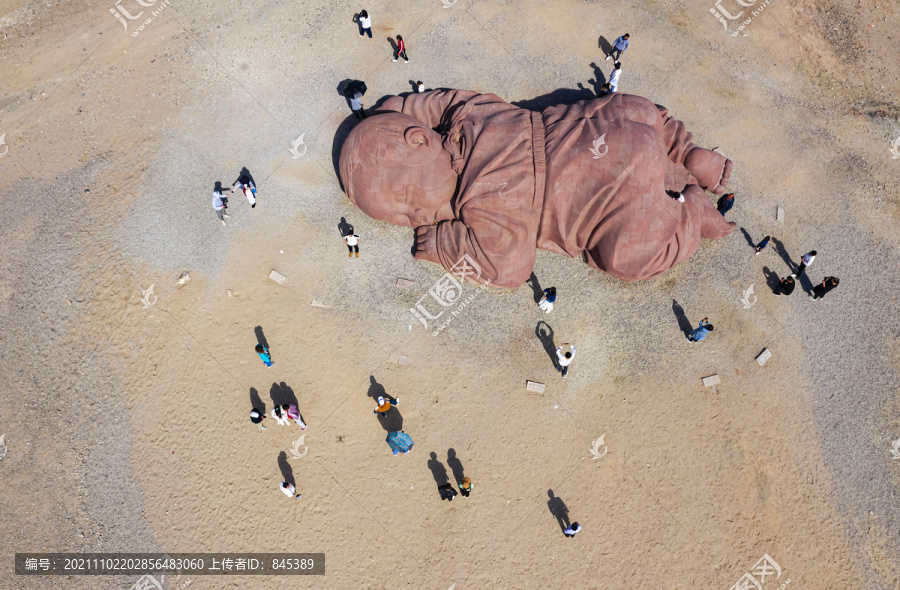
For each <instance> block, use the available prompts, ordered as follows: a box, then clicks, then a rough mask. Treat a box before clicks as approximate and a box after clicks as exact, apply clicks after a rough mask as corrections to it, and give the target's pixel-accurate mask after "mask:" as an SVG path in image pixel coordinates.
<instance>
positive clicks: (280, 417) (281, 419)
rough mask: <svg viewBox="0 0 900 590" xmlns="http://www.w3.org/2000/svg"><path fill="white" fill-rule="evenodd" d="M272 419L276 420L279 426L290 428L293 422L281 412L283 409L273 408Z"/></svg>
mask: <svg viewBox="0 0 900 590" xmlns="http://www.w3.org/2000/svg"><path fill="white" fill-rule="evenodd" d="M272 417H273V418H275V421H276V422H278V425H279V426H290V425H291V421H290V420H288V417H287V414H285V413H284V412H282V411H281V407H279V406H275V407H274V408H272Z"/></svg>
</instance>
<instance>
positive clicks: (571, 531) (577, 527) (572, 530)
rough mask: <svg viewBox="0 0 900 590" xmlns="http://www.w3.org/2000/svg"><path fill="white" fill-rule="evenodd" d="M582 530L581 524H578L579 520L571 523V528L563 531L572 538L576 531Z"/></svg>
mask: <svg viewBox="0 0 900 590" xmlns="http://www.w3.org/2000/svg"><path fill="white" fill-rule="evenodd" d="M580 531H581V525H580V524H578V523H577V522H573V523H572V524H571V525H569V528H567V529H566V530H564V531H563V534H564V535H565V536H567V537H569V538H570V539H571V538H572V537H574V536H575V534H576V533H578V532H580Z"/></svg>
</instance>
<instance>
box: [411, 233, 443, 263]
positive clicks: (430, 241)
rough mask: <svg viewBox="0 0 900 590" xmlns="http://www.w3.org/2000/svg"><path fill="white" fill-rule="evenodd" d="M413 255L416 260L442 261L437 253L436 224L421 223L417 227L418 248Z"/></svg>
mask: <svg viewBox="0 0 900 590" xmlns="http://www.w3.org/2000/svg"><path fill="white" fill-rule="evenodd" d="M413 256H414V257H415V259H416V260H428V261H429V262H436V263H440V259H439V258H438V255H437V226H436V225H420V226H419V227H417V228H416V249H415V252H413Z"/></svg>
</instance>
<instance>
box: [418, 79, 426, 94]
mask: <svg viewBox="0 0 900 590" xmlns="http://www.w3.org/2000/svg"><path fill="white" fill-rule="evenodd" d="M416 92H425V82H422V81H421V80H419V81H418V82H416Z"/></svg>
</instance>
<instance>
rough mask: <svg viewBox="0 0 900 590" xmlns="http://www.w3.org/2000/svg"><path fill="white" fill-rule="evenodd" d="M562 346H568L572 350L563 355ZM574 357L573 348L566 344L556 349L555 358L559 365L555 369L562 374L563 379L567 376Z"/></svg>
mask: <svg viewBox="0 0 900 590" xmlns="http://www.w3.org/2000/svg"><path fill="white" fill-rule="evenodd" d="M563 346H568V347H569V348H571V349H572V350H571V351H569V352H566V353H563V351H562V349H563ZM574 356H575V347H574V346H572V345H571V344H569V343H568V342H566V343H564V344H563V345H561V346H560V347H559V348H557V349H556V358H557V360H558V362H559V364H558V365H557V367H556V370H557V371H559V372H561V373H562V376H563V378H565V377H566V376H567V375H568V374H569V365H570V364H572V358H573V357H574Z"/></svg>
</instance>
